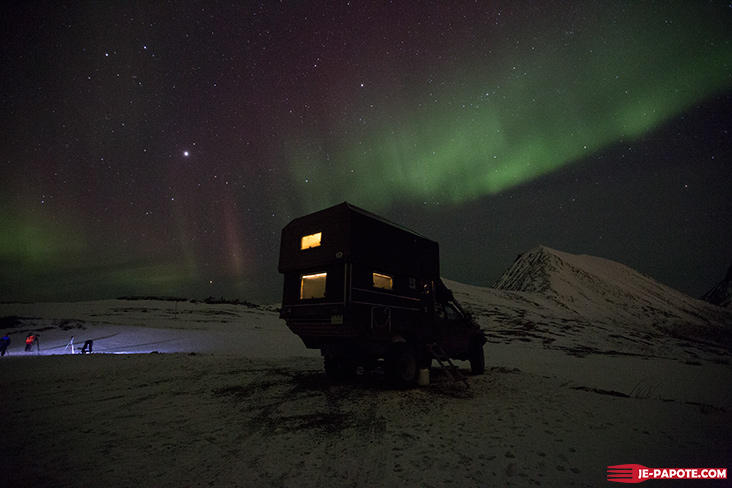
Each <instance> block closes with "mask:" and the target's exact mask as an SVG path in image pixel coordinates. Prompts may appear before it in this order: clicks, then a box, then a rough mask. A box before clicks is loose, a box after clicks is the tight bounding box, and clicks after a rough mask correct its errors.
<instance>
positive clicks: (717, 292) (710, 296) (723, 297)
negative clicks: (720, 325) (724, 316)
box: [701, 266, 732, 308]
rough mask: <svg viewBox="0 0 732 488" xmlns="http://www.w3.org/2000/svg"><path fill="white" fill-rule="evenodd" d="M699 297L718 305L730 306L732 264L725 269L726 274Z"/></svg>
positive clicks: (731, 304)
mask: <svg viewBox="0 0 732 488" xmlns="http://www.w3.org/2000/svg"><path fill="white" fill-rule="evenodd" d="M701 299H702V300H705V301H707V302H709V303H712V304H714V305H719V306H720V307H725V308H732V266H730V267H729V269H728V270H727V276H725V277H724V279H723V280H722V281H720V282H719V283H717V284H716V285H715V286H714V288H712V289H711V290H709V291H708V292H706V293H705V294H704V296H702V297H701Z"/></svg>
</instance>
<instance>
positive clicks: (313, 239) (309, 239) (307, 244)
mask: <svg viewBox="0 0 732 488" xmlns="http://www.w3.org/2000/svg"><path fill="white" fill-rule="evenodd" d="M322 235H323V233H322V232H318V233H317V234H310V235H309V236H304V237H303V238H302V240H301V241H300V249H310V248H311V247H318V246H319V245H320V238H321V237H322Z"/></svg>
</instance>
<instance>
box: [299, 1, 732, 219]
mask: <svg viewBox="0 0 732 488" xmlns="http://www.w3.org/2000/svg"><path fill="white" fill-rule="evenodd" d="M593 5H594V4H593ZM598 8H599V7H598ZM628 10H630V11H633V12H629V13H628V16H627V18H625V19H621V20H619V21H615V22H608V23H603V22H602V21H601V19H602V12H598V14H597V17H598V19H597V21H596V23H595V24H594V26H593V27H591V28H590V27H587V26H585V27H586V28H585V29H584V30H582V31H579V32H576V33H575V32H571V33H567V32H560V33H544V34H539V33H538V32H527V31H525V32H524V33H523V35H522V36H519V37H517V39H510V40H507V41H506V42H505V43H504V44H503V45H498V46H495V48H494V49H493V50H492V53H505V52H507V51H510V53H511V54H510V55H507V54H492V53H488V54H486V53H478V54H476V53H475V52H466V53H465V54H464V55H462V56H461V55H456V58H455V59H454V60H453V61H452V62H451V63H449V66H448V67H446V68H443V69H441V68H437V69H435V70H434V71H431V72H427V71H425V73H424V81H423V83H421V85H420V84H419V83H417V84H415V86H411V87H407V88H405V89H404V90H403V91H402V92H401V94H400V95H401V97H395V96H393V94H390V95H386V96H384V97H383V103H382V105H381V106H378V105H377V104H374V105H373V106H372V107H369V109H368V110H367V111H366V112H365V114H364V116H363V118H362V120H360V121H358V122H356V123H354V124H352V125H351V126H349V127H347V128H345V129H342V130H341V132H333V131H332V130H329V131H328V132H327V133H326V134H324V133H323V132H318V131H317V130H315V129H314V130H310V131H303V130H300V131H299V137H297V138H296V139H293V140H291V141H290V142H289V143H288V144H287V148H288V150H287V151H286V158H287V160H288V164H287V167H288V168H289V170H290V174H289V177H290V179H291V183H292V185H293V186H294V187H295V188H296V189H297V195H298V196H299V198H300V201H299V202H298V205H303V206H304V207H305V208H308V209H310V210H315V209H318V208H323V207H325V206H328V205H331V204H334V203H337V202H339V201H342V200H345V199H350V200H351V201H356V202H360V203H361V204H363V205H365V206H367V207H368V208H372V209H375V210H379V209H383V208H385V207H388V206H389V205H390V204H392V203H395V202H398V201H414V200H424V201H430V202H435V201H436V202H440V203H452V204H459V203H462V202H465V201H467V200H469V199H473V198H476V197H480V196H484V195H491V194H496V193H499V192H502V191H504V190H507V189H509V188H511V187H515V186H517V185H521V184H523V183H526V182H527V181H530V180H532V179H534V178H537V177H539V176H542V175H545V174H547V173H549V172H552V171H554V170H556V169H558V168H561V167H563V166H566V165H569V164H572V163H574V162H577V161H580V160H582V159H583V158H586V157H588V156H591V155H592V154H593V153H595V152H597V151H600V150H603V149H604V148H606V147H608V146H610V145H613V144H617V143H620V142H623V141H625V142H630V141H632V140H634V139H636V138H638V137H641V136H642V135H644V134H646V133H647V132H649V131H652V130H653V129H654V128H655V127H657V126H659V124H663V123H664V122H666V121H668V120H670V119H671V118H673V117H677V116H679V115H680V114H682V113H683V112H684V111H686V110H689V109H691V108H693V107H694V106H695V105H696V104H698V103H700V102H703V101H704V100H706V99H708V98H709V97H710V96H713V95H715V94H717V93H719V92H722V91H724V90H727V89H729V88H730V87H732V79H731V73H732V47H731V46H730V43H729V33H728V32H727V31H726V29H727V28H728V25H727V24H726V22H727V21H726V20H722V19H711V18H709V17H704V16H702V15H695V12H694V9H693V8H686V9H684V8H675V7H666V10H667V11H666V12H659V11H658V7H657V6H650V7H648V6H646V7H640V6H635V7H633V8H629V9H628ZM362 89H369V88H368V87H365V88H362ZM353 96H358V95H353ZM313 122H314V123H313V124H311V126H312V127H317V126H318V123H317V121H313ZM292 132H294V133H296V134H297V133H298V130H297V129H294V130H293V131H292ZM334 182H336V184H334Z"/></svg>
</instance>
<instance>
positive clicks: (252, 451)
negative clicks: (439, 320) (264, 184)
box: [0, 283, 732, 487]
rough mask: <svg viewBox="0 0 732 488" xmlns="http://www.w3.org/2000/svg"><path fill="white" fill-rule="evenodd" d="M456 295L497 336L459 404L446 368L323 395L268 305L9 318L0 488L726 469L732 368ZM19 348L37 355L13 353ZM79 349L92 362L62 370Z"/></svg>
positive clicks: (714, 358) (31, 309) (140, 306)
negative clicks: (33, 340)
mask: <svg viewBox="0 0 732 488" xmlns="http://www.w3.org/2000/svg"><path fill="white" fill-rule="evenodd" d="M450 286H451V287H453V288H454V289H456V293H457V294H458V295H459V297H460V298H462V300H463V301H464V302H466V303H467V305H469V306H470V307H471V308H473V309H474V310H476V311H477V312H478V315H479V316H478V319H479V320H480V321H481V323H482V324H483V326H484V327H486V328H487V329H489V336H490V342H489V343H488V344H486V347H485V354H486V363H487V371H486V374H485V375H483V376H478V377H474V376H471V377H469V384H470V388H465V386H464V385H462V384H461V383H457V384H455V383H452V382H451V381H449V380H448V378H447V377H445V376H444V375H443V374H442V373H441V371H439V370H438V369H433V370H432V378H431V379H432V382H431V384H430V385H429V386H427V387H422V388H417V389H414V390H409V391H393V390H390V389H388V388H387V386H386V384H385V382H384V381H383V379H382V378H380V377H379V375H378V374H370V375H365V376H361V377H359V378H358V379H357V380H356V381H355V382H353V383H350V384H333V383H331V382H330V381H329V380H328V379H327V378H326V377H325V375H324V374H323V372H322V363H321V359H320V357H319V354H318V352H317V351H309V350H306V349H305V348H304V346H302V343H301V342H300V341H299V339H298V338H297V337H296V336H294V335H293V334H291V333H290V331H289V330H288V329H287V328H286V327H285V325H284V323H283V322H281V321H280V320H279V319H278V318H277V315H276V312H275V311H273V310H272V309H267V308H249V307H246V306H242V305H225V304H222V305H208V304H203V303H197V304H192V303H188V302H164V301H127V300H111V301H104V302H91V303H72V304H50V305H49V304H46V305H43V304H37V305H36V304H26V305H22V304H4V305H0V317H17V318H16V319H7V318H6V319H4V324H3V326H5V327H6V329H4V331H6V332H10V333H11V334H10V336H11V338H12V341H13V342H12V344H11V348H10V355H9V356H5V357H3V358H1V359H2V360H1V361H0V385H1V386H2V391H3V401H2V402H1V403H0V415H2V419H3V436H2V444H1V445H2V448H1V449H2V451H1V456H0V459H2V462H3V465H4V473H5V474H4V476H5V478H4V480H3V482H4V483H5V485H4V486H13V487H16V486H19V487H23V486H28V487H45V486H48V487H51V486H85V487H87V486H105V487H129V486H140V487H147V486H150V487H153V486H154V487H164V486H169V487H179V486H247V487H248V486H292V487H308V486H313V487H316V486H317V487H322V486H338V487H340V486H383V487H387V486H388V487H392V486H426V487H428V486H434V487H443V486H481V487H484V486H600V485H603V486H606V485H607V481H606V475H607V466H609V465H615V464H625V463H636V464H644V465H645V466H648V467H726V468H728V469H729V468H731V467H732V462H730V461H732V447H731V446H732V366H730V362H729V351H725V350H724V349H720V348H718V347H715V346H711V345H705V344H698V343H694V344H691V343H689V342H685V341H679V340H661V339H659V343H662V346H658V347H655V346H654V347H650V346H649V347H645V346H644V347H645V351H646V352H645V353H644V352H643V350H639V349H638V348H637V347H630V346H629V345H628V347H624V344H626V343H627V342H628V341H625V340H622V339H617V343H616V344H612V341H613V340H614V339H613V337H611V336H613V335H619V334H612V333H608V331H607V330H605V329H607V326H603V327H602V328H600V329H599V331H600V332H601V333H600V334H599V337H600V339H597V340H596V341H595V342H596V343H595V345H594V346H593V347H592V348H589V349H583V348H582V347H579V346H580V345H581V343H582V342H583V341H584V340H585V339H586V338H587V337H591V336H592V334H590V332H588V330H587V327H586V326H585V327H580V326H579V325H577V324H575V327H568V328H565V329H562V330H561V332H559V331H557V333H556V335H555V336H554V337H552V331H553V330H555V328H556V327H558V324H565V325H566V323H567V322H566V321H565V322H562V321H558V322H557V323H554V322H552V321H551V320H549V319H547V318H546V317H545V318H544V321H543V322H541V321H540V318H539V315H541V313H540V311H537V310H539V309H536V308H531V307H528V306H527V307H525V308H523V309H522V310H519V308H520V307H519V308H515V307H516V303H517V300H516V297H513V298H514V300H513V301H512V302H511V303H503V302H502V300H507V299H508V298H510V297H508V296H507V295H505V294H501V293H498V292H495V291H487V290H484V289H474V288H473V287H465V286H461V285H459V284H456V283H451V284H450ZM509 305H511V306H513V307H514V308H511V307H510V306H509ZM499 309H500V310H501V311H502V312H501V313H503V314H504V315H505V317H504V322H505V323H504V324H503V325H501V324H499V323H497V322H496V317H495V314H494V312H492V311H495V310H499ZM481 310H482V312H481ZM527 317H528V318H531V319H532V323H533V324H534V327H532V328H531V329H527V328H526V327H525V325H526V323H527V322H526V321H527ZM509 319H510V320H509ZM11 324H12V327H10V326H11ZM573 330H574V331H575V332H576V333H573V332H572V331H573ZM29 331H38V332H40V334H41V351H40V354H38V353H37V352H35V351H34V352H32V353H25V352H23V351H22V344H21V343H22V339H23V338H24V337H25V335H27V333H28V332H29ZM72 335H73V336H74V338H75V339H74V340H75V348H78V347H79V346H80V345H81V344H82V343H83V341H85V340H86V339H93V340H94V354H92V355H84V356H82V355H80V354H75V355H71V354H70V348H68V347H66V346H67V345H68V342H69V340H70V337H71V336H72ZM549 339H556V340H554V341H552V340H549ZM649 341H652V338H651V339H649ZM611 346H612V347H611ZM641 349H644V348H641ZM154 351H157V353H156V352H154ZM77 352H78V350H77ZM104 353H106V354H104ZM111 353H117V354H111ZM462 367H463V369H464V370H465V372H466V374H467V371H468V370H469V368H468V364H467V363H464V364H462ZM653 483H655V484H656V485H657V486H662V485H661V484H660V482H658V481H653ZM676 483H682V484H683V483H684V482H676ZM704 486H710V487H711V486H719V484H718V482H714V481H705V482H704Z"/></svg>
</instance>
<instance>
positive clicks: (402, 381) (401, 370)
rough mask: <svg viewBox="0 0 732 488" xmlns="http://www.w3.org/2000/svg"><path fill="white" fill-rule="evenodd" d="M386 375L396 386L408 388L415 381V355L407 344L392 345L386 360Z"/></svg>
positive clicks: (416, 373) (416, 372)
mask: <svg viewBox="0 0 732 488" xmlns="http://www.w3.org/2000/svg"><path fill="white" fill-rule="evenodd" d="M387 368H388V375H389V380H390V381H391V383H392V384H393V385H394V386H395V387H397V388H409V387H410V386H413V385H414V384H415V383H416V382H417V375H418V373H419V372H418V371H417V355H416V353H415V352H414V349H412V348H411V347H409V346H406V345H403V344H400V345H398V346H395V347H394V350H393V351H392V353H391V354H390V355H389V359H388V361H387Z"/></svg>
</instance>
